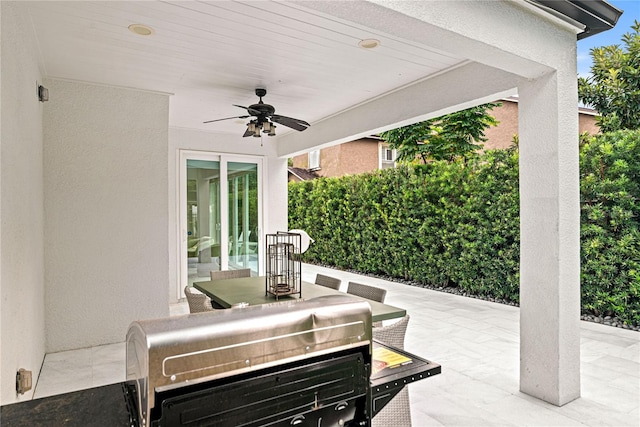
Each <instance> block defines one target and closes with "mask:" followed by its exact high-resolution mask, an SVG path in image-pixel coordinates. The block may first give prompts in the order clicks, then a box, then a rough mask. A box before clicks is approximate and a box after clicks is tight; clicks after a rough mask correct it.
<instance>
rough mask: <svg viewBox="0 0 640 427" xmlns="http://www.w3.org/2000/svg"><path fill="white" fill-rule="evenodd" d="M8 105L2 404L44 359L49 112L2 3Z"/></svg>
mask: <svg viewBox="0 0 640 427" xmlns="http://www.w3.org/2000/svg"><path fill="white" fill-rule="evenodd" d="M0 8H1V9H0V10H1V12H0V13H1V15H2V25H1V29H2V32H1V36H0V37H1V39H2V42H1V50H2V64H1V71H0V75H1V76H2V85H1V86H2V88H1V92H2V105H1V109H0V111H1V114H2V119H1V123H2V124H1V136H0V148H1V150H0V163H1V164H0V194H1V199H0V219H1V221H0V224H1V226H0V314H1V316H0V317H1V321H0V324H1V330H2V332H1V337H2V347H1V348H0V354H1V361H2V365H1V368H0V369H1V371H0V378H1V379H2V380H1V384H0V388H1V396H0V401H1V403H2V404H3V405H4V404H8V403H12V402H15V401H20V400H28V399H31V397H32V396H33V390H31V391H29V392H27V393H25V394H24V395H20V396H19V395H18V394H17V393H16V389H15V375H16V371H17V370H18V369H19V368H25V369H27V370H31V371H32V372H33V384H34V385H35V382H36V381H37V376H38V373H39V372H40V366H41V365H42V360H43V358H44V351H45V336H44V293H45V292H44V285H43V278H44V270H43V244H42V240H43V209H42V207H43V192H42V186H43V183H42V106H43V104H42V103H40V102H39V101H38V99H37V97H36V81H41V74H40V71H39V68H38V64H37V60H36V52H37V51H36V48H35V44H34V40H33V38H32V34H31V32H30V31H29V29H30V24H29V22H28V20H25V19H24V17H23V16H21V14H20V13H18V11H17V10H16V8H15V5H13V4H11V3H7V2H1V3H0Z"/></svg>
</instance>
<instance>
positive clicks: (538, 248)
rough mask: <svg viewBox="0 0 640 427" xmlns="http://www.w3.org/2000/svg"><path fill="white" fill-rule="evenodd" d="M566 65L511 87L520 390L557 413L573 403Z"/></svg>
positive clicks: (572, 102)
mask: <svg viewBox="0 0 640 427" xmlns="http://www.w3.org/2000/svg"><path fill="white" fill-rule="evenodd" d="M568 61H569V63H568V68H567V70H566V71H564V72H561V71H556V72H553V73H550V74H547V75H544V76H542V77H540V78H538V79H536V80H533V81H528V82H526V83H524V84H522V85H521V86H520V87H519V88H518V89H519V91H518V93H519V98H520V99H519V138H520V147H519V149H520V238H521V249H520V274H521V276H520V391H522V392H524V393H527V394H529V395H531V396H534V397H537V398H539V399H542V400H545V401H547V402H549V403H552V404H555V405H558V406H560V405H564V404H565V403H568V402H570V401H572V400H574V399H576V398H578V397H580V194H579V175H578V172H579V170H578V169H579V168H578V112H577V106H578V98H577V83H576V75H575V66H573V67H572V66H571V65H572V63H571V62H570V61H571V59H568ZM573 65H575V62H574V63H573ZM572 70H573V71H572Z"/></svg>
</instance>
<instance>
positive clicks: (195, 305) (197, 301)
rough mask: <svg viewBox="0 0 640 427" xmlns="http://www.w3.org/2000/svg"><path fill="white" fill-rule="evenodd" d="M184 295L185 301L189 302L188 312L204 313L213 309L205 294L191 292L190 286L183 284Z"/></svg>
mask: <svg viewBox="0 0 640 427" xmlns="http://www.w3.org/2000/svg"><path fill="white" fill-rule="evenodd" d="M184 295H185V296H186V297H187V303H188V304H189V313H204V312H206V311H213V310H214V308H213V306H212V305H211V299H209V297H208V296H206V295H205V294H200V293H196V292H192V289H191V287H190V286H185V288H184Z"/></svg>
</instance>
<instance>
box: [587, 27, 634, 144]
mask: <svg viewBox="0 0 640 427" xmlns="http://www.w3.org/2000/svg"><path fill="white" fill-rule="evenodd" d="M631 29H632V30H633V31H632V32H629V33H626V34H624V35H623V36H622V42H623V45H624V47H621V46H620V45H617V44H616V45H611V46H602V47H594V48H592V49H591V50H590V54H591V58H592V59H593V65H592V66H591V76H589V77H580V78H578V95H579V97H580V100H581V101H582V102H584V103H585V104H587V105H590V106H592V107H593V108H595V109H596V110H598V112H599V113H600V117H598V125H599V126H600V130H601V131H602V132H610V131H615V130H619V129H640V22H638V21H635V22H634V24H633V25H632V26H631Z"/></svg>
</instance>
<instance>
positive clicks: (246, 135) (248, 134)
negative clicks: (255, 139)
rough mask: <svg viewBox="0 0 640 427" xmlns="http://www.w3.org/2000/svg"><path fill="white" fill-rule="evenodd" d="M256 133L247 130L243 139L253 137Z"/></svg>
mask: <svg viewBox="0 0 640 427" xmlns="http://www.w3.org/2000/svg"><path fill="white" fill-rule="evenodd" d="M253 134H254V132H251V131H250V130H249V128H247V130H245V131H244V135H242V137H243V138H246V137H248V136H253Z"/></svg>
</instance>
